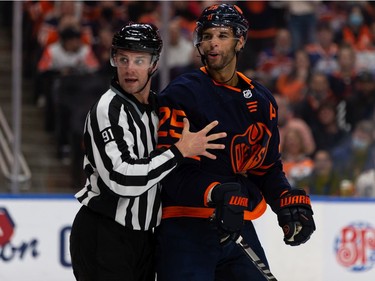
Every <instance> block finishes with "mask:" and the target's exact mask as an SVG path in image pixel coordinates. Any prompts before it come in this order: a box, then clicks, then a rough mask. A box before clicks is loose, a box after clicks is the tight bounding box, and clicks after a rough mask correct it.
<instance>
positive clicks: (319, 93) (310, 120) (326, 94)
mask: <svg viewBox="0 0 375 281" xmlns="http://www.w3.org/2000/svg"><path fill="white" fill-rule="evenodd" d="M328 101H329V102H335V98H334V96H333V93H332V91H331V88H330V85H329V81H328V77H327V76H326V75H325V74H324V73H323V72H313V73H312V74H311V76H310V78H309V81H308V88H307V92H306V95H305V97H304V99H303V100H302V101H301V102H300V103H299V104H298V105H297V106H296V108H295V112H296V115H297V116H298V117H300V118H302V119H303V120H305V122H306V123H307V124H308V125H309V126H310V127H312V126H313V125H314V123H315V122H316V116H317V115H316V113H317V111H318V108H319V107H320V105H321V104H323V103H326V102H328Z"/></svg>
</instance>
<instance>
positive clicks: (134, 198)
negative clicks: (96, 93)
mask: <svg viewBox="0 0 375 281" xmlns="http://www.w3.org/2000/svg"><path fill="white" fill-rule="evenodd" d="M149 101H150V104H148V105H144V104H141V103H140V102H139V101H138V100H137V99H136V98H135V97H134V96H132V95H129V94H126V93H125V92H124V91H123V90H122V89H121V88H120V87H119V86H118V84H117V83H116V82H114V80H113V81H112V84H111V87H110V89H109V90H108V91H107V92H106V93H104V94H103V95H102V96H101V98H100V99H99V101H98V102H97V103H96V104H95V105H94V107H93V108H92V109H91V111H90V112H89V114H88V115H87V118H86V122H85V128H84V144H85V157H84V169H85V173H86V175H87V181H86V184H85V187H84V188H83V189H82V190H80V191H79V192H77V193H76V195H75V197H76V198H77V199H78V200H79V201H80V202H81V203H82V204H84V205H86V206H88V207H89V208H91V209H92V210H94V211H95V212H98V213H101V214H103V215H106V216H108V217H110V218H113V219H114V220H116V221H117V222H118V223H120V224H121V225H124V226H126V227H127V228H130V229H135V230H149V229H151V228H153V227H155V226H157V225H158V224H159V223H160V219H161V203H160V184H159V181H160V180H161V179H162V178H164V177H165V176H166V175H167V174H168V173H169V172H170V171H171V170H172V169H173V168H174V167H176V165H177V164H178V163H179V162H181V161H182V159H183V157H182V154H181V153H180V152H179V150H178V149H177V148H176V147H175V146H172V147H171V148H170V149H168V150H154V149H155V146H156V142H157V128H158V124H159V121H158V117H157V113H156V112H155V109H156V102H155V94H153V93H151V94H150V98H149Z"/></svg>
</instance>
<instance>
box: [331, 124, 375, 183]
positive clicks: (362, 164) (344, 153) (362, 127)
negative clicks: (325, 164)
mask: <svg viewBox="0 0 375 281" xmlns="http://www.w3.org/2000/svg"><path fill="white" fill-rule="evenodd" d="M374 130H375V127H374V124H373V122H371V121H370V120H367V119H363V120H361V121H359V122H358V123H357V124H356V125H355V127H354V130H353V131H352V132H351V134H350V136H349V137H348V138H347V140H346V141H344V142H343V143H342V144H341V145H339V146H337V147H335V148H334V149H333V150H332V158H333V162H334V167H335V169H336V170H337V171H338V172H339V174H340V175H341V176H342V179H343V180H350V181H352V182H354V181H355V180H356V179H357V177H358V176H359V175H360V174H361V173H362V172H363V171H366V170H369V169H373V168H375V161H374V159H375V143H374V136H373V132H374Z"/></svg>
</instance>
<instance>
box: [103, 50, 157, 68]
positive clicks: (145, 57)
mask: <svg viewBox="0 0 375 281" xmlns="http://www.w3.org/2000/svg"><path fill="white" fill-rule="evenodd" d="M155 61H156V57H155V56H153V55H151V54H148V53H132V52H126V53H125V52H124V53H123V52H121V51H117V52H116V53H115V54H112V56H111V59H110V62H111V65H112V66H113V67H127V68H133V69H148V68H150V67H151V66H152V65H153V64H154V62H155Z"/></svg>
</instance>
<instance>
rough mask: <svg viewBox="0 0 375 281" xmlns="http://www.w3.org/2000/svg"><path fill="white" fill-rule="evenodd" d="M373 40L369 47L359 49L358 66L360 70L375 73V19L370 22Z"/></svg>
mask: <svg viewBox="0 0 375 281" xmlns="http://www.w3.org/2000/svg"><path fill="white" fill-rule="evenodd" d="M369 28H370V33H371V38H370V39H371V41H370V43H369V45H368V47H367V48H364V49H361V50H358V51H357V60H356V67H357V69H358V71H359V72H371V73H372V74H375V20H374V19H373V20H372V21H371V22H370V24H369Z"/></svg>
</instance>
